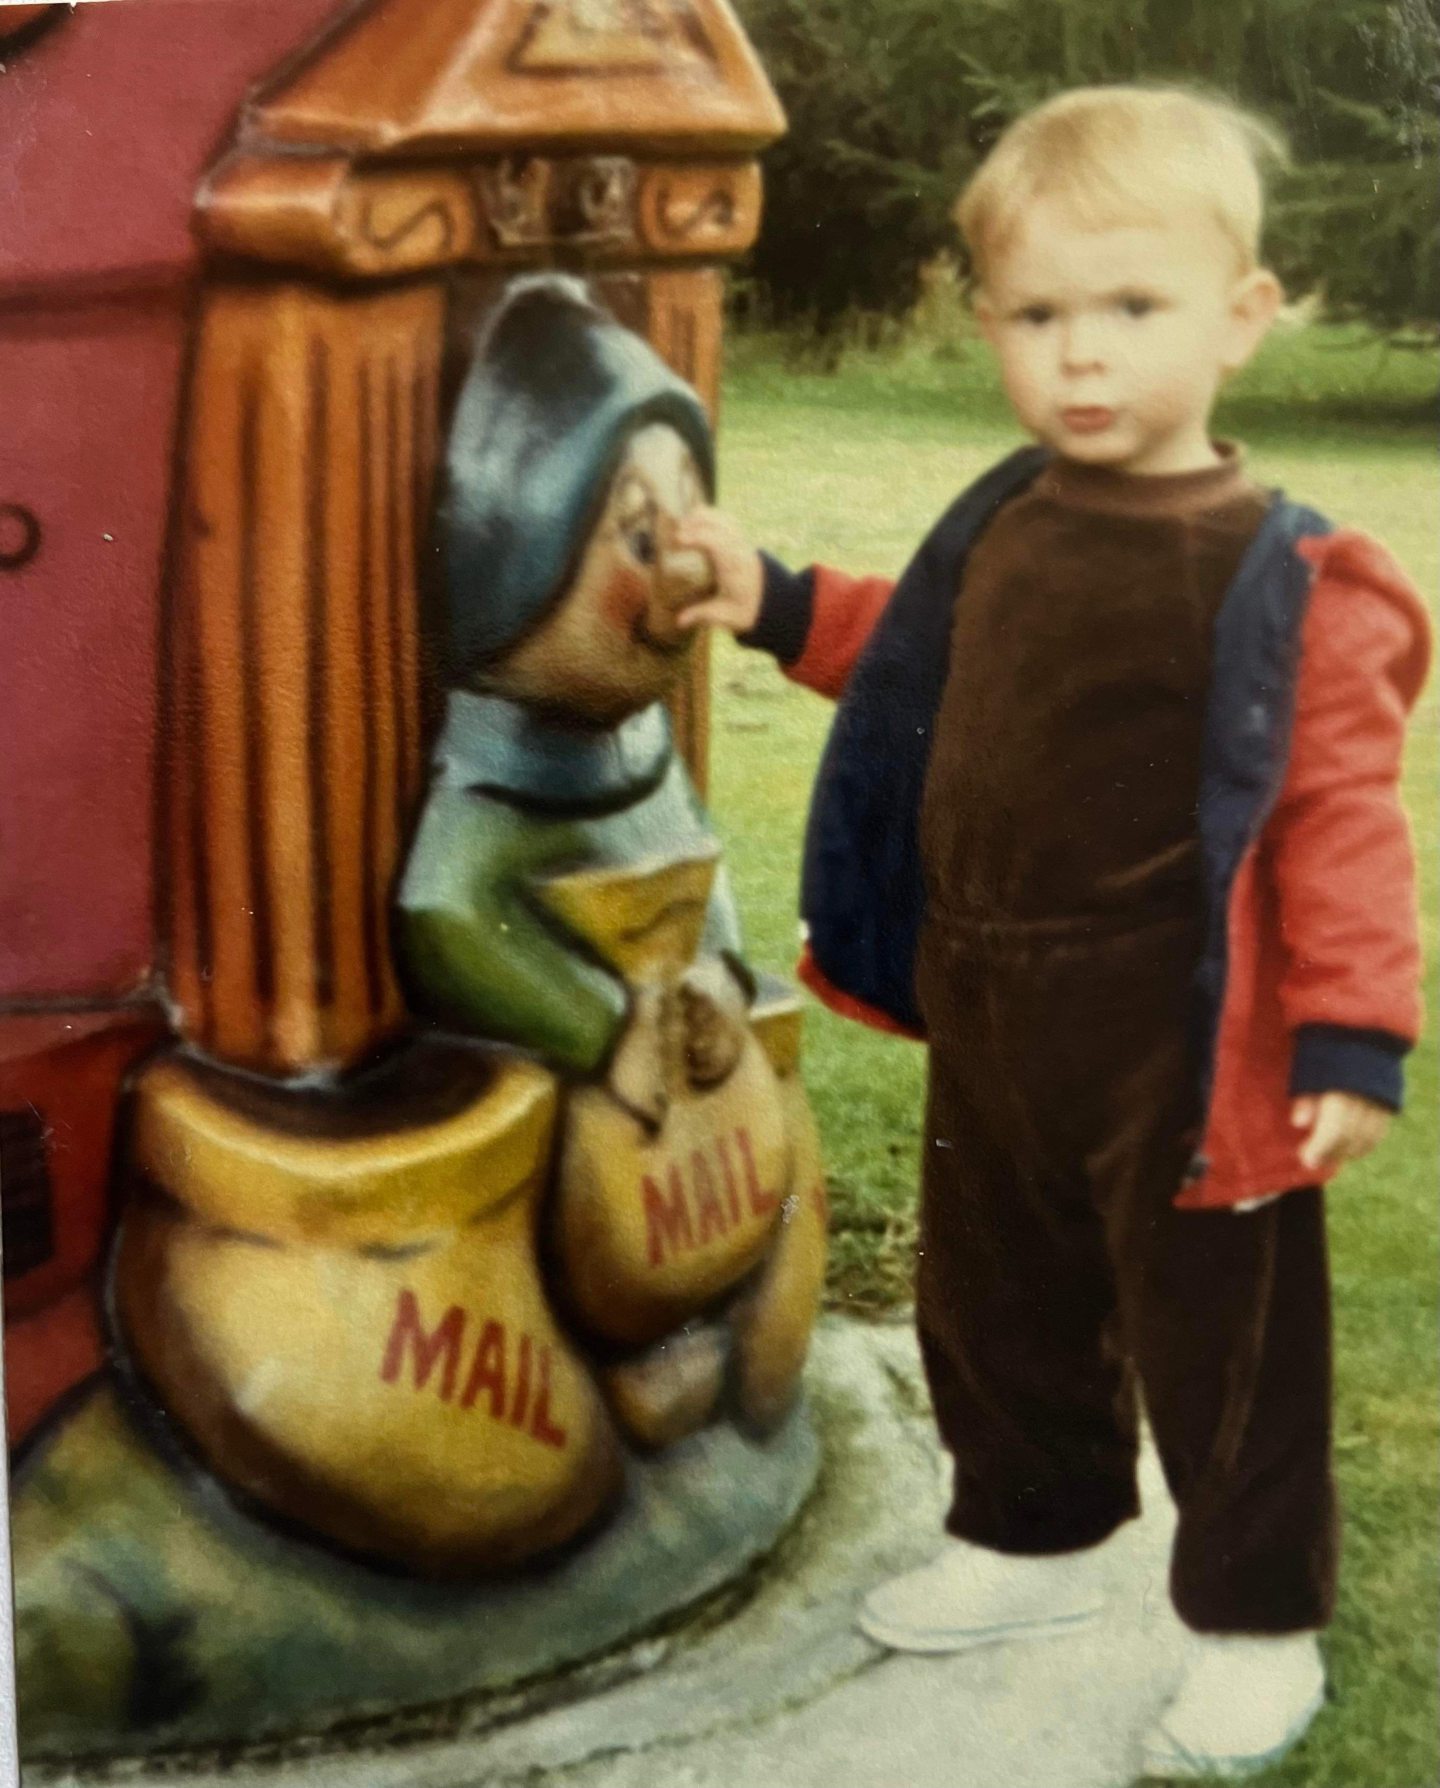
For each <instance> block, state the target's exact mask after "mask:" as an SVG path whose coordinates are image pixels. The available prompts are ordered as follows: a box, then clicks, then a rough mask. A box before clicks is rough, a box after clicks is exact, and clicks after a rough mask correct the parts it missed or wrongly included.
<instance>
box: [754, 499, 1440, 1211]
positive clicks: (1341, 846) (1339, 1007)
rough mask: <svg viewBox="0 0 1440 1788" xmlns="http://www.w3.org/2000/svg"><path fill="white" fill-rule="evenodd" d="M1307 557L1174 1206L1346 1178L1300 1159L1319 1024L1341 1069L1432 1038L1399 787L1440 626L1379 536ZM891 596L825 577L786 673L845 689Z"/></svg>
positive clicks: (1332, 540) (1345, 538) (816, 979)
mask: <svg viewBox="0 0 1440 1788" xmlns="http://www.w3.org/2000/svg"><path fill="white" fill-rule="evenodd" d="M1298 551H1299V552H1300V554H1301V555H1302V557H1303V558H1304V559H1305V560H1306V561H1307V562H1308V563H1309V564H1310V565H1311V566H1312V567H1313V571H1314V582H1313V584H1312V587H1311V592H1310V599H1309V603H1308V607H1307V609H1306V615H1305V621H1304V624H1303V631H1302V634H1301V662H1300V668H1299V673H1298V678H1297V684H1296V692H1295V719H1294V729H1293V734H1292V737H1291V742H1290V755H1289V760H1288V766H1287V770H1286V775H1285V780H1284V783H1283V786H1282V789H1281V793H1280V797H1279V800H1278V801H1277V803H1276V805H1275V808H1274V810H1273V812H1272V813H1271V815H1270V817H1269V819H1268V821H1267V822H1266V824H1265V826H1264V829H1263V831H1262V832H1261V833H1260V836H1259V838H1258V839H1257V841H1256V842H1255V844H1254V845H1253V846H1252V847H1251V848H1250V850H1249V851H1248V852H1247V854H1246V856H1245V857H1244V859H1243V860H1242V862H1241V865H1240V869H1239V873H1238V874H1237V875H1236V878H1235V881H1234V884H1233V888H1232V891H1231V896H1230V902H1229V908H1228V934H1229V943H1228V953H1229V970H1228V974H1227V978H1226V984H1225V994H1224V1000H1223V1004H1222V1006H1221V1009H1220V1021H1219V1032H1218V1037H1217V1043H1216V1058H1215V1069H1214V1077H1213V1082H1212V1092H1211V1099H1210V1105H1209V1113H1208V1121H1207V1125H1206V1133H1205V1136H1204V1138H1203V1140H1202V1143H1201V1148H1200V1152H1199V1156H1198V1160H1199V1162H1200V1168H1199V1170H1198V1171H1197V1174H1196V1177H1194V1178H1193V1179H1192V1180H1191V1181H1190V1182H1189V1183H1187V1185H1186V1186H1185V1188H1184V1189H1183V1190H1182V1191H1181V1192H1180V1194H1179V1195H1178V1197H1177V1199H1176V1203H1177V1204H1179V1205H1181V1206H1184V1207H1195V1208H1203V1207H1207V1206H1224V1205H1232V1204H1238V1203H1243V1202H1245V1201H1247V1200H1249V1199H1253V1198H1259V1197H1264V1196H1266V1195H1268V1194H1271V1193H1275V1192H1282V1191H1285V1190H1287V1189H1288V1188H1290V1187H1293V1186H1297V1185H1301V1184H1315V1183H1316V1182H1317V1180H1321V1181H1323V1180H1324V1179H1328V1178H1329V1177H1330V1173H1329V1172H1322V1173H1319V1174H1317V1173H1316V1172H1314V1171H1313V1170H1311V1169H1309V1168H1306V1167H1305V1166H1303V1165H1302V1163H1301V1161H1300V1158H1299V1146H1300V1144H1301V1143H1302V1142H1303V1140H1304V1135H1303V1133H1302V1132H1298V1131H1297V1130H1296V1129H1295V1128H1294V1126H1293V1124H1292V1122H1291V1117H1290V1110H1291V1104H1292V1102H1293V1099H1294V1097H1295V1096H1296V1094H1297V1093H1298V1092H1300V1091H1305V1092H1321V1091H1327V1090H1330V1088H1329V1087H1328V1086H1322V1085H1318V1084H1309V1083H1307V1084H1305V1085H1303V1086H1297V1085H1296V1084H1295V1077H1294V1068H1295V1064H1296V1039H1297V1036H1298V1035H1300V1034H1301V1033H1302V1032H1303V1031H1304V1030H1305V1028H1306V1027H1322V1030H1321V1032H1319V1033H1315V1034H1317V1035H1318V1034H1323V1035H1324V1037H1325V1039H1326V1043H1327V1046H1328V1047H1327V1053H1328V1055H1329V1056H1330V1058H1331V1059H1333V1058H1334V1051H1335V1048H1336V1039H1337V1037H1338V1038H1339V1040H1340V1041H1339V1047H1340V1048H1341V1049H1342V1050H1343V1046H1344V1035H1345V1033H1351V1034H1353V1035H1355V1036H1356V1037H1357V1038H1365V1037H1371V1038H1373V1037H1375V1036H1381V1037H1384V1038H1390V1039H1395V1040H1397V1042H1398V1043H1400V1044H1411V1043H1413V1042H1414V1041H1415V1038H1416V1036H1417V1034H1418V1031H1419V1025H1420V997H1419V985H1420V970H1421V963H1420V947H1419V939H1418V924H1417V911H1416V897H1415V866H1414V853H1413V850H1412V846H1411V838H1410V829H1409V825H1408V823H1407V821H1406V817H1405V814H1404V811H1403V809H1402V807H1401V805H1400V801H1399V795H1398V784H1399V776H1400V764H1401V753H1402V747H1403V742H1404V729H1405V718H1406V715H1407V713H1408V712H1409V710H1410V708H1411V707H1412V706H1413V704H1414V702H1415V699H1416V697H1417V695H1418V694H1419V692H1420V688H1421V686H1422V684H1423V682H1424V679H1425V674H1426V670H1427V668H1428V665H1429V658H1430V630H1429V624H1428V620H1427V617H1426V614H1425V610H1424V608H1423V606H1422V604H1421V601H1420V598H1419V596H1418V594H1417V593H1416V591H1415V588H1414V586H1413V585H1412V584H1411V583H1410V581H1409V580H1408V578H1407V577H1406V576H1405V574H1404V572H1403V571H1401V570H1400V568H1399V566H1398V565H1397V564H1396V563H1395V561H1394V560H1393V559H1392V558H1391V557H1390V555H1389V554H1388V553H1387V552H1386V551H1385V549H1384V548H1383V547H1381V546H1379V545H1378V544H1376V542H1374V541H1372V540H1370V539H1368V538H1367V537H1366V536H1365V535H1363V534H1360V533H1357V532H1354V531H1353V530H1341V531H1339V532H1336V533H1334V534H1330V535H1326V536H1324V537H1321V538H1314V539H1307V540H1302V541H1301V542H1300V543H1299V546H1298ZM893 587H894V586H893V584H892V583H891V582H890V581H888V580H886V579H883V578H861V579H857V578H851V577H847V576H845V575H844V574H843V573H841V572H837V571H833V570H830V569H828V568H826V567H823V566H822V567H818V568H817V569H816V571H815V573H814V577H813V583H812V591H813V597H812V608H811V615H810V620H809V626H808V631H806V633H805V635H804V640H803V646H802V647H801V649H800V651H799V653H798V656H795V657H794V658H793V660H792V661H791V662H790V663H788V664H786V665H784V668H785V670H786V674H787V675H788V676H790V677H791V678H793V679H794V680H795V681H796V682H798V683H801V684H804V685H805V686H806V687H807V688H810V689H815V690H818V691H819V692H820V693H821V694H824V695H828V696H831V697H836V696H838V695H839V694H840V693H841V691H842V690H843V689H844V687H845V684H846V681H847V679H848V677H849V674H850V671H851V669H852V667H853V665H854V663H855V661H856V659H857V658H858V656H859V654H860V651H861V649H862V647H863V646H864V645H865V643H866V641H867V639H868V638H869V636H870V633H871V630H872V629H873V627H874V625H875V623H876V621H877V620H878V619H879V616H880V614H881V612H882V611H883V610H884V608H885V606H886V604H887V602H888V601H889V598H890V594H891V591H892V589H893ZM801 974H802V977H803V978H804V979H805V980H806V981H807V983H808V984H809V985H810V986H811V987H812V989H813V990H814V991H815V992H816V993H818V994H819V995H820V997H821V998H823V999H826V1000H827V1002H828V1003H830V1004H832V1005H834V1006H835V1007H836V1008H837V1009H839V1010H841V1011H843V1012H845V1013H846V1014H847V1015H849V1016H852V1017H861V1018H870V1019H872V1021H873V1019H874V1017H875V1016H876V1015H872V1014H870V1013H869V1012H868V1011H866V1010H862V1009H860V1008H859V1007H858V1004H857V1002H855V1001H853V1000H851V999H848V998H847V997H846V996H845V995H843V994H839V993H838V992H837V991H836V990H835V989H834V988H832V987H831V986H830V985H829V983H828V982H826V981H825V979H824V977H823V976H822V975H820V974H819V972H818V970H817V969H816V968H815V967H814V965H813V963H802V965H801ZM882 1022H883V1021H882ZM887 1028H890V1029H894V1028H895V1027H894V1025H893V1024H891V1025H888V1026H887ZM1335 1084H1336V1085H1343V1084H1344V1081H1343V1077H1341V1078H1339V1079H1337V1081H1336V1082H1335ZM1330 1171H1331V1172H1333V1171H1334V1170H1333V1169H1332V1170H1330Z"/></svg>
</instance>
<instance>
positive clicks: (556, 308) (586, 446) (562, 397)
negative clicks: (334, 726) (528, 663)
mask: <svg viewBox="0 0 1440 1788" xmlns="http://www.w3.org/2000/svg"><path fill="white" fill-rule="evenodd" d="M650 422H668V423H669V424H670V426H671V427H672V428H674V429H675V430H676V431H677V432H678V433H679V435H680V436H681V437H682V439H683V440H684V441H685V443H686V445H687V446H688V447H689V448H690V450H691V452H692V453H693V454H694V455H695V459H696V462H697V463H698V465H699V467H700V472H701V476H702V478H703V479H704V481H705V488H706V491H707V494H713V492H714V485H715V464H714V448H713V445H712V441H711V434H710V423H709V419H708V418H707V416H706V414H705V410H704V407H703V406H702V404H701V402H700V400H699V398H698V397H697V396H696V395H695V392H694V391H693V390H692V389H691V388H690V386H689V385H687V384H686V383H685V381H684V380H683V379H681V378H679V377H678V376H677V375H676V374H675V373H673V372H671V370H670V368H669V367H668V366H666V364H665V362H664V361H663V360H661V359H660V357H659V355H658V354H656V353H655V351H654V349H653V348H651V347H650V346H649V344H648V343H646V342H645V341H642V340H641V338H640V337H639V336H638V335H635V334H633V333H632V332H631V331H630V330H628V329H624V328H622V327H621V326H620V324H619V323H617V322H616V321H615V320H614V318H613V317H610V316H608V315H607V314H606V313H605V312H604V311H602V310H600V309H599V308H598V307H597V306H596V305H595V304H594V303H593V302H592V301H591V300H590V298H589V297H588V296H587V295H586V292H585V289H584V287H583V286H581V285H580V284H579V282H578V281H576V280H573V279H566V278H563V277H560V276H557V275H548V276H544V277H541V278H538V279H530V280H525V281H524V282H522V283H521V284H519V285H517V286H516V287H515V288H513V289H512V291H511V293H510V294H509V295H508V296H507V297H506V298H505V299H504V301H503V302H502V304H501V307H500V309H499V310H498V311H497V312H496V313H495V314H494V315H493V316H492V318H491V319H490V320H489V322H488V323H487V325H486V326H485V328H484V330H483V333H482V334H481V337H480V340H479V342H478V343H477V346H476V351H475V357H474V359H473V361H472V363H471V367H470V371H469V374H468V376H467V377H466V380H465V383H464V386H463V388H462V389H461V392H460V400H459V403H458V404H457V405H456V409H455V418H454V422H453V424H452V426H451V430H450V437H449V441H448V443H447V445H446V452H445V467H444V475H445V488H444V492H443V495H442V498H441V504H440V511H439V531H438V541H437V544H438V546H439V550H440V558H441V567H442V574H443V580H444V608H445V616H446V623H447V632H448V640H447V645H448V651H447V660H448V671H449V675H450V676H451V678H452V679H459V678H461V677H464V676H467V675H469V674H470V673H471V672H472V671H474V670H475V669H476V668H477V667H478V666H479V665H481V664H483V663H485V662H486V661H487V660H488V659H493V658H494V657H495V656H496V655H497V654H499V653H501V652H503V651H504V650H505V649H506V648H507V647H509V646H511V645H513V644H515V642H516V641H517V640H518V639H519V638H520V637H521V636H522V635H523V634H524V633H526V632H527V631H528V630H529V629H530V628H531V627H532V626H533V625H534V624H535V623H536V622H537V621H538V620H539V619H540V617H541V616H542V615H543V614H544V612H545V610H546V609H547V608H548V607H549V606H550V604H551V602H552V601H553V600H554V599H555V598H556V597H557V596H558V595H560V593H561V592H562V591H563V589H564V588H565V586H566V584H567V582H568V580H569V577H570V575H571V573H572V572H573V570H574V568H575V565H576V563H577V562H578V560H579V557H580V554H581V552H582V550H583V548H584V545H585V541H586V539H587V537H588V535H589V532H590V528H591V526H592V525H593V523H594V521H595V519H596V517H597V516H598V514H599V512H600V509H601V506H602V505H603V503H604V500H605V494H606V490H607V488H608V486H609V483H610V479H611V476H612V475H613V473H614V471H615V468H616V466H617V465H618V464H619V462H620V459H621V457H622V456H623V454H624V451H625V445H626V442H627V441H628V440H629V438H630V436H631V435H632V434H633V433H634V432H635V430H636V429H637V428H641V427H643V426H644V425H645V424H646V423H650Z"/></svg>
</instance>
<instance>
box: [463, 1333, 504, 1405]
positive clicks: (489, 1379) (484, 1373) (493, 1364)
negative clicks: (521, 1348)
mask: <svg viewBox="0 0 1440 1788" xmlns="http://www.w3.org/2000/svg"><path fill="white" fill-rule="evenodd" d="M481 1391H489V1393H490V1413H491V1415H492V1416H494V1417H495V1419H496V1420H497V1421H499V1419H500V1418H501V1417H502V1416H503V1415H504V1414H505V1331H504V1329H503V1328H502V1327H501V1326H500V1324H499V1323H498V1322H496V1321H495V1320H494V1318H493V1317H492V1318H491V1319H490V1320H488V1321H487V1322H486V1324H485V1327H484V1328H483V1329H481V1331H480V1339H479V1340H478V1341H477V1342H476V1343H475V1358H474V1360H473V1361H472V1363H471V1366H470V1376H469V1378H467V1379H466V1381H465V1390H464V1393H463V1395H462V1396H461V1398H460V1407H461V1409H470V1408H472V1407H473V1405H474V1402H475V1399H476V1398H477V1397H478V1396H479V1395H480V1393H481Z"/></svg>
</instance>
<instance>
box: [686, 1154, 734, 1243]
mask: <svg viewBox="0 0 1440 1788" xmlns="http://www.w3.org/2000/svg"><path fill="white" fill-rule="evenodd" d="M690 1173H691V1177H692V1178H693V1180H694V1182H695V1209H696V1211H697V1212H698V1213H699V1217H700V1241H699V1244H698V1245H699V1246H700V1247H702V1248H703V1247H704V1246H705V1244H706V1242H708V1241H709V1240H710V1238H711V1236H712V1235H724V1234H725V1232H726V1230H727V1229H728V1228H729V1225H728V1224H727V1223H726V1221H725V1208H724V1206H723V1205H722V1204H721V1203H720V1199H719V1195H718V1194H717V1193H716V1191H715V1181H714V1179H713V1177H712V1176H711V1173H710V1169H709V1167H708V1166H707V1165H706V1162H705V1157H704V1156H703V1155H702V1154H701V1153H700V1151H699V1149H696V1150H695V1152H694V1153H693V1154H692V1155H691V1157H690Z"/></svg>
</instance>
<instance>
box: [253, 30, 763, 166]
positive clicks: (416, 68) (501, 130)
mask: <svg viewBox="0 0 1440 1788" xmlns="http://www.w3.org/2000/svg"><path fill="white" fill-rule="evenodd" d="M783 128H784V116H783V114H782V112H781V110H780V106H779V103H778V101H777V100H776V98H775V95H774V93H773V91H772V90H771V87H770V84H769V82H768V81H767V80H766V78H765V75H764V72H763V71H762V69H761V67H760V65H759V63H758V61H757V60H756V58H755V55H754V52H753V51H752V50H751V48H750V46H749V43H748V42H747V40H746V38H745V35H744V33H743V32H742V30H741V29H740V26H739V25H738V23H737V22H736V20H735V17H734V15H733V14H732V13H731V11H730V9H729V7H728V6H727V5H726V4H725V0H479V4H477V0H376V3H375V4H373V5H371V6H368V7H366V8H364V9H362V10H360V11H356V12H351V13H350V14H349V15H347V16H346V17H345V18H344V19H342V21H341V22H340V23H339V25H338V26H337V27H336V28H335V29H334V30H333V31H332V32H331V33H329V34H328V35H327V36H326V37H325V38H324V39H323V40H322V41H321V42H320V44H318V45H317V46H316V47H315V48H314V49H313V50H312V51H311V52H310V53H309V54H308V55H307V56H306V57H305V58H303V59H302V60H301V61H300V63H299V64H298V65H296V66H294V67H293V68H291V69H290V70H289V71H287V72H286V73H284V74H282V75H281V76H280V78H279V79H278V80H277V81H276V82H275V83H273V84H272V86H271V87H270V88H269V89H268V90H267V91H266V92H264V93H263V94H261V95H260V96H259V97H258V98H257V100H256V101H255V102H254V103H253V104H252V105H251V106H250V108H249V109H248V111H247V114H246V119H245V125H244V130H243V136H244V138H245V139H248V140H249V141H251V142H255V141H256V140H257V139H261V140H265V141H268V142H271V143H275V144H277V145H280V144H294V143H304V144H307V145H311V146H319V145H324V146H325V147H327V148H331V149H338V150H340V151H342V152H344V153H346V154H349V155H365V156H386V155H414V154H416V153H417V152H425V153H430V154H435V153H439V154H446V153H449V154H455V153H466V152H470V153H474V152H485V151H490V152H494V151H497V150H504V149H506V148H508V147H512V146H515V145H517V144H523V145H525V146H526V147H535V148H542V147H549V148H555V147H563V146H565V145H567V144H581V143H583V144H584V145H585V146H586V147H587V148H596V147H601V146H604V145H613V146H616V147H622V146H623V147H625V148H647V147H648V148H651V149H655V150H667V149H675V148H681V147H683V148H685V149H687V150H694V149H697V148H698V149H705V150H708V151H712V152H720V153H733V154H740V153H745V152H749V151H752V150H754V149H757V148H759V147H761V146H763V145H764V144H765V143H768V142H770V141H771V140H773V139H774V138H775V137H776V136H778V135H779V134H780V132H781V130H782V129H783Z"/></svg>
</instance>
